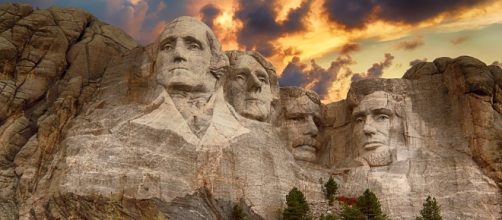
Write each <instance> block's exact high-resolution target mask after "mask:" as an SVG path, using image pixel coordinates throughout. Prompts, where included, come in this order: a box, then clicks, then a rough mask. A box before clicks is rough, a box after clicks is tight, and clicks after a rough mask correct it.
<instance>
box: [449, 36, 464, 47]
mask: <svg viewBox="0 0 502 220" xmlns="http://www.w3.org/2000/svg"><path fill="white" fill-rule="evenodd" d="M467 40H469V37H466V36H461V37H456V38H453V39H451V40H450V43H452V44H453V45H458V44H461V43H464V42H465V41H467Z"/></svg>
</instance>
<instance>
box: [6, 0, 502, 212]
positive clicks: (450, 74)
mask: <svg viewBox="0 0 502 220" xmlns="http://www.w3.org/2000/svg"><path fill="white" fill-rule="evenodd" d="M155 51H156V48H155V47H154V45H147V46H139V45H138V44H137V43H136V42H135V41H134V40H133V39H132V38H131V37H129V36H128V35H127V34H125V33H123V32H122V31H121V30H119V29H117V28H115V27H113V26H111V25H108V24H105V23H103V22H101V21H99V20H97V19H96V18H95V17H93V16H92V15H90V14H89V13H87V12H85V11H81V10H77V9H59V8H49V9H47V10H35V9H33V8H32V7H31V6H29V5H22V4H0V219H193V220H197V219H232V210H233V207H234V206H235V205H239V206H241V207H242V208H243V212H244V213H246V215H247V216H248V217H249V218H250V219H278V218H279V215H280V213H281V210H282V208H284V207H285V203H284V202H285V196H286V195H287V193H288V192H289V190H291V189H292V188H293V187H297V188H298V189H300V190H301V191H303V192H304V194H305V196H306V198H307V200H308V201H309V202H310V203H312V204H323V205H320V206H319V207H316V208H312V210H314V212H315V213H314V214H315V215H320V212H321V211H322V210H324V209H327V208H326V205H325V202H326V201H325V198H324V195H323V192H322V183H321V182H320V179H322V180H324V181H326V180H327V179H328V178H329V176H330V175H333V176H334V177H335V179H336V180H337V182H338V185H339V186H340V189H339V195H338V196H340V197H343V198H349V199H350V198H353V197H357V196H359V195H361V194H362V192H363V191H364V190H365V189H366V188H370V189H371V190H372V191H374V192H375V193H376V194H377V196H378V197H379V198H380V201H381V203H382V208H383V210H384V212H385V213H387V215H388V216H389V217H391V218H392V219H415V216H417V215H418V213H419V211H420V209H421V208H422V203H423V201H424V199H425V198H426V197H427V196H428V195H431V196H434V197H436V199H437V201H438V202H439V204H440V205H441V209H442V213H443V217H444V219H501V218H502V192H501V188H502V114H501V113H502V70H501V69H500V67H498V66H494V65H489V66H487V65H485V64H484V63H482V62H481V61H479V60H477V59H475V58H472V57H459V58H455V59H452V58H438V59H436V60H434V61H433V62H424V63H419V64H417V65H415V66H413V67H412V68H410V70H408V71H407V72H406V73H405V74H404V76H403V78H402V79H367V80H362V81H358V82H355V83H353V84H352V85H351V89H350V91H349V93H348V95H347V98H346V99H345V100H342V101H339V102H335V103H329V104H322V105H320V109H321V111H322V114H321V115H320V116H319V117H320V118H319V120H320V121H317V120H316V122H318V123H316V124H312V125H313V126H317V128H316V129H318V130H316V137H317V138H319V147H318V149H317V152H316V153H317V155H316V158H315V160H314V161H310V162H307V161H299V160H297V159H295V157H294V155H293V154H292V153H291V149H290V148H289V147H288V146H287V145H288V144H287V143H288V142H287V136H288V135H287V134H284V132H285V131H284V130H281V129H280V126H278V124H281V123H284V122H281V121H272V122H271V123H265V122H258V121H253V120H250V119H246V118H244V117H241V116H240V115H238V114H237V113H236V111H234V109H233V108H232V107H231V106H230V104H228V103H227V102H225V101H224V100H223V99H221V100H215V101H214V102H215V103H216V104H215V106H216V107H215V108H214V116H213V117H214V121H216V123H219V124H220V125H222V126H221V127H220V128H222V129H221V130H212V131H210V132H208V135H207V137H206V139H204V140H206V141H205V142H202V143H200V142H197V141H194V139H190V137H192V136H193V135H192V136H190V135H186V134H184V133H182V132H180V131H182V130H183V127H182V125H180V123H178V122H179V120H178V119H176V117H175V116H176V115H180V113H179V112H178V111H177V110H176V108H174V107H173V106H174V105H173V104H172V103H171V104H170V103H168V102H167V101H166V97H167V96H166V94H165V91H164V90H163V88H162V87H159V85H158V83H157V82H156V75H155V73H154V71H153V70H152V67H153V66H154V65H153V60H155V56H154V54H155ZM298 91H299V92H304V90H302V89H298ZM375 92H379V93H378V94H382V92H385V94H387V95H388V97H391V98H392V102H393V104H392V105H390V104H388V103H390V102H387V104H388V106H392V108H393V109H392V111H393V113H392V117H393V119H392V121H391V124H390V125H389V126H390V127H391V129H390V131H389V135H388V137H387V138H388V139H389V149H391V150H390V155H391V159H392V162H391V163H390V164H386V165H384V166H369V165H368V164H365V163H364V161H363V160H361V157H360V155H359V154H360V153H359V151H358V150H357V149H356V147H355V146H356V145H355V141H354V140H355V139H356V135H355V132H356V131H357V130H356V129H355V126H356V124H355V118H354V116H353V115H352V113H353V112H352V111H353V110H354V109H355V108H356V107H357V106H358V105H359V104H360V103H361V100H366V99H365V97H366V96H368V95H371V94H374V93H375ZM221 97H223V96H221ZM391 98H389V100H390V99H391ZM282 101H284V100H282ZM299 103H302V102H299ZM396 103H397V104H396ZM303 104H306V103H303ZM386 107H387V106H386ZM389 108H390V107H389ZM299 109H300V108H299ZM396 109H397V110H396ZM279 115H280V112H279ZM227 116H228V117H227ZM178 118H179V117H178ZM176 120H178V121H176ZM278 120H285V119H278ZM291 120H294V119H291ZM299 124H301V123H299ZM225 129H226V130H225ZM185 130H187V129H185ZM298 130H301V129H300V128H299V129H298ZM211 132H212V133H211ZM317 132H318V133H317ZM187 137H188V138H187ZM318 212H319V213H318Z"/></svg>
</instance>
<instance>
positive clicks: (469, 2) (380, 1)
mask: <svg viewBox="0 0 502 220" xmlns="http://www.w3.org/2000/svg"><path fill="white" fill-rule="evenodd" d="M488 1H490V0H449V1H436V0H410V1H402V0H352V1H346V0H325V3H324V4H323V6H324V9H325V13H327V15H328V18H329V19H330V20H331V21H333V22H336V23H338V24H341V25H343V26H345V27H347V28H360V27H364V26H365V25H366V23H368V22H369V21H372V20H384V21H390V22H398V23H406V24H416V23H418V22H421V21H424V20H427V19H430V18H434V17H436V16H438V15H440V14H443V13H449V14H455V13H456V12H458V11H460V10H461V9H465V8H471V7H474V6H476V5H479V4H482V3H485V2H488Z"/></svg>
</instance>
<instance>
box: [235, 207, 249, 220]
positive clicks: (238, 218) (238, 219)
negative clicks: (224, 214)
mask: <svg viewBox="0 0 502 220" xmlns="http://www.w3.org/2000/svg"><path fill="white" fill-rule="evenodd" d="M232 219H234V220H244V219H246V215H245V214H244V211H243V210H242V207H241V206H240V205H239V204H235V205H234V210H233V212H232Z"/></svg>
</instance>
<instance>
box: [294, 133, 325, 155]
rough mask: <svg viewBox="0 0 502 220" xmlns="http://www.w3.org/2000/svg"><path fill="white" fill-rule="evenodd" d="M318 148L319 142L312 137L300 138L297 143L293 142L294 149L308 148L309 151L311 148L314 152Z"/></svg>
mask: <svg viewBox="0 0 502 220" xmlns="http://www.w3.org/2000/svg"><path fill="white" fill-rule="evenodd" d="M318 146H319V143H318V141H317V140H315V139H313V138H310V137H304V138H299V139H297V140H296V141H295V142H293V147H294V148H305V147H308V148H309V149H310V148H311V149H312V150H313V152H315V151H316V149H317V147H318Z"/></svg>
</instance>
